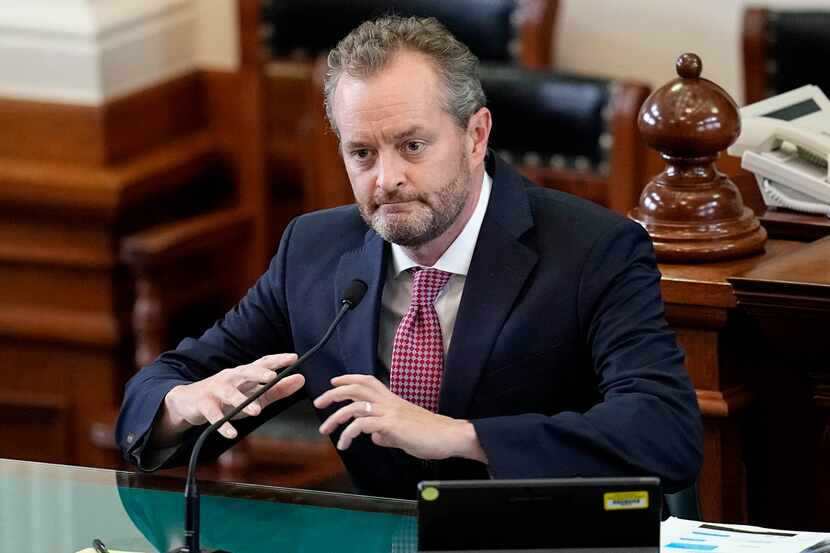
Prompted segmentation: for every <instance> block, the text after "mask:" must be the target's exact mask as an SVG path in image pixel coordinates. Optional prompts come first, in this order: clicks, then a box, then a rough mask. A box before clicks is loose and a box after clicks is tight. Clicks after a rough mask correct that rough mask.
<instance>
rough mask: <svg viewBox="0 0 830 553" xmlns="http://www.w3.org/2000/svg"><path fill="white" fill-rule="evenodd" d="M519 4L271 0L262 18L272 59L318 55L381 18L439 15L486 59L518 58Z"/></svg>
mask: <svg viewBox="0 0 830 553" xmlns="http://www.w3.org/2000/svg"><path fill="white" fill-rule="evenodd" d="M517 4H518V0H270V2H266V4H265V5H264V15H263V19H264V20H265V21H266V22H267V23H268V24H270V26H271V36H270V38H269V42H270V47H271V54H272V56H274V57H287V56H299V57H314V56H316V55H318V54H321V53H326V52H328V51H329V50H330V49H331V48H332V47H333V46H334V45H335V44H336V43H337V42H338V41H339V40H340V39H341V38H343V37H344V36H346V35H347V34H348V33H349V31H351V30H352V29H354V28H355V27H357V26H358V25H359V24H360V23H362V22H363V21H365V20H367V19H372V18H375V17H378V16H381V15H392V14H394V15H401V16H410V15H414V16H419V17H435V18H437V19H438V20H439V21H441V22H442V23H443V24H444V25H445V26H446V27H447V28H448V29H449V31H450V32H451V33H452V34H453V35H455V37H456V38H458V40H460V41H461V42H463V43H464V44H466V45H467V46H468V47H469V48H470V50H472V51H473V53H474V54H476V55H477V56H478V58H479V59H480V60H482V61H501V62H508V61H514V60H515V55H514V54H515V52H516V50H517V49H516V47H515V46H511V45H513V44H515V42H516V40H517V37H518V29H517V26H516V24H515V19H516V18H515V17H513V14H514V11H515V10H516V8H517Z"/></svg>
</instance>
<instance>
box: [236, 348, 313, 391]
mask: <svg viewBox="0 0 830 553" xmlns="http://www.w3.org/2000/svg"><path fill="white" fill-rule="evenodd" d="M296 360H297V354H295V353H279V354H276V355H266V356H265V357H262V358H260V359H257V360H256V361H254V362H253V363H251V364H249V365H240V366H239V367H236V368H235V369H234V370H233V374H232V375H231V383H232V384H233V385H234V386H236V387H237V388H240V387H241V386H242V385H243V384H261V383H267V382H270V381H271V380H273V379H274V377H275V376H276V371H278V370H279V369H281V368H283V367H287V366H288V365H290V364H292V363H293V362H294V361H296Z"/></svg>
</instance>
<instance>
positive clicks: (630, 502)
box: [603, 492, 648, 511]
mask: <svg viewBox="0 0 830 553" xmlns="http://www.w3.org/2000/svg"><path fill="white" fill-rule="evenodd" d="M603 499H604V500H605V510H606V511H627V510H629V509H648V492H608V493H605V494H603Z"/></svg>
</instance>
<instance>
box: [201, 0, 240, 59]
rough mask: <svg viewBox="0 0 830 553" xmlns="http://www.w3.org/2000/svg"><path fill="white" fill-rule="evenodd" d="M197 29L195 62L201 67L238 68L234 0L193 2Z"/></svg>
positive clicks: (235, 5)
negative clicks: (196, 17)
mask: <svg viewBox="0 0 830 553" xmlns="http://www.w3.org/2000/svg"><path fill="white" fill-rule="evenodd" d="M194 4H195V6H196V13H197V16H198V19H199V26H198V29H197V33H196V60H197V62H198V63H199V65H200V66H201V67H205V68H210V69H225V70H229V71H233V70H234V69H236V68H237V67H239V21H238V18H239V14H238V4H237V1H236V0H195V2H194Z"/></svg>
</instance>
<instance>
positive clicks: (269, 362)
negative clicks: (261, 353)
mask: <svg viewBox="0 0 830 553" xmlns="http://www.w3.org/2000/svg"><path fill="white" fill-rule="evenodd" d="M296 360H297V354H296V353H275V354H273V355H266V356H265V357H260V358H259V359H257V360H256V361H254V363H253V364H254V365H256V366H258V367H259V368H260V369H268V370H271V371H276V370H278V369H283V368H285V367H287V366H288V365H290V364H292V363H294V362H295V361H296Z"/></svg>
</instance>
